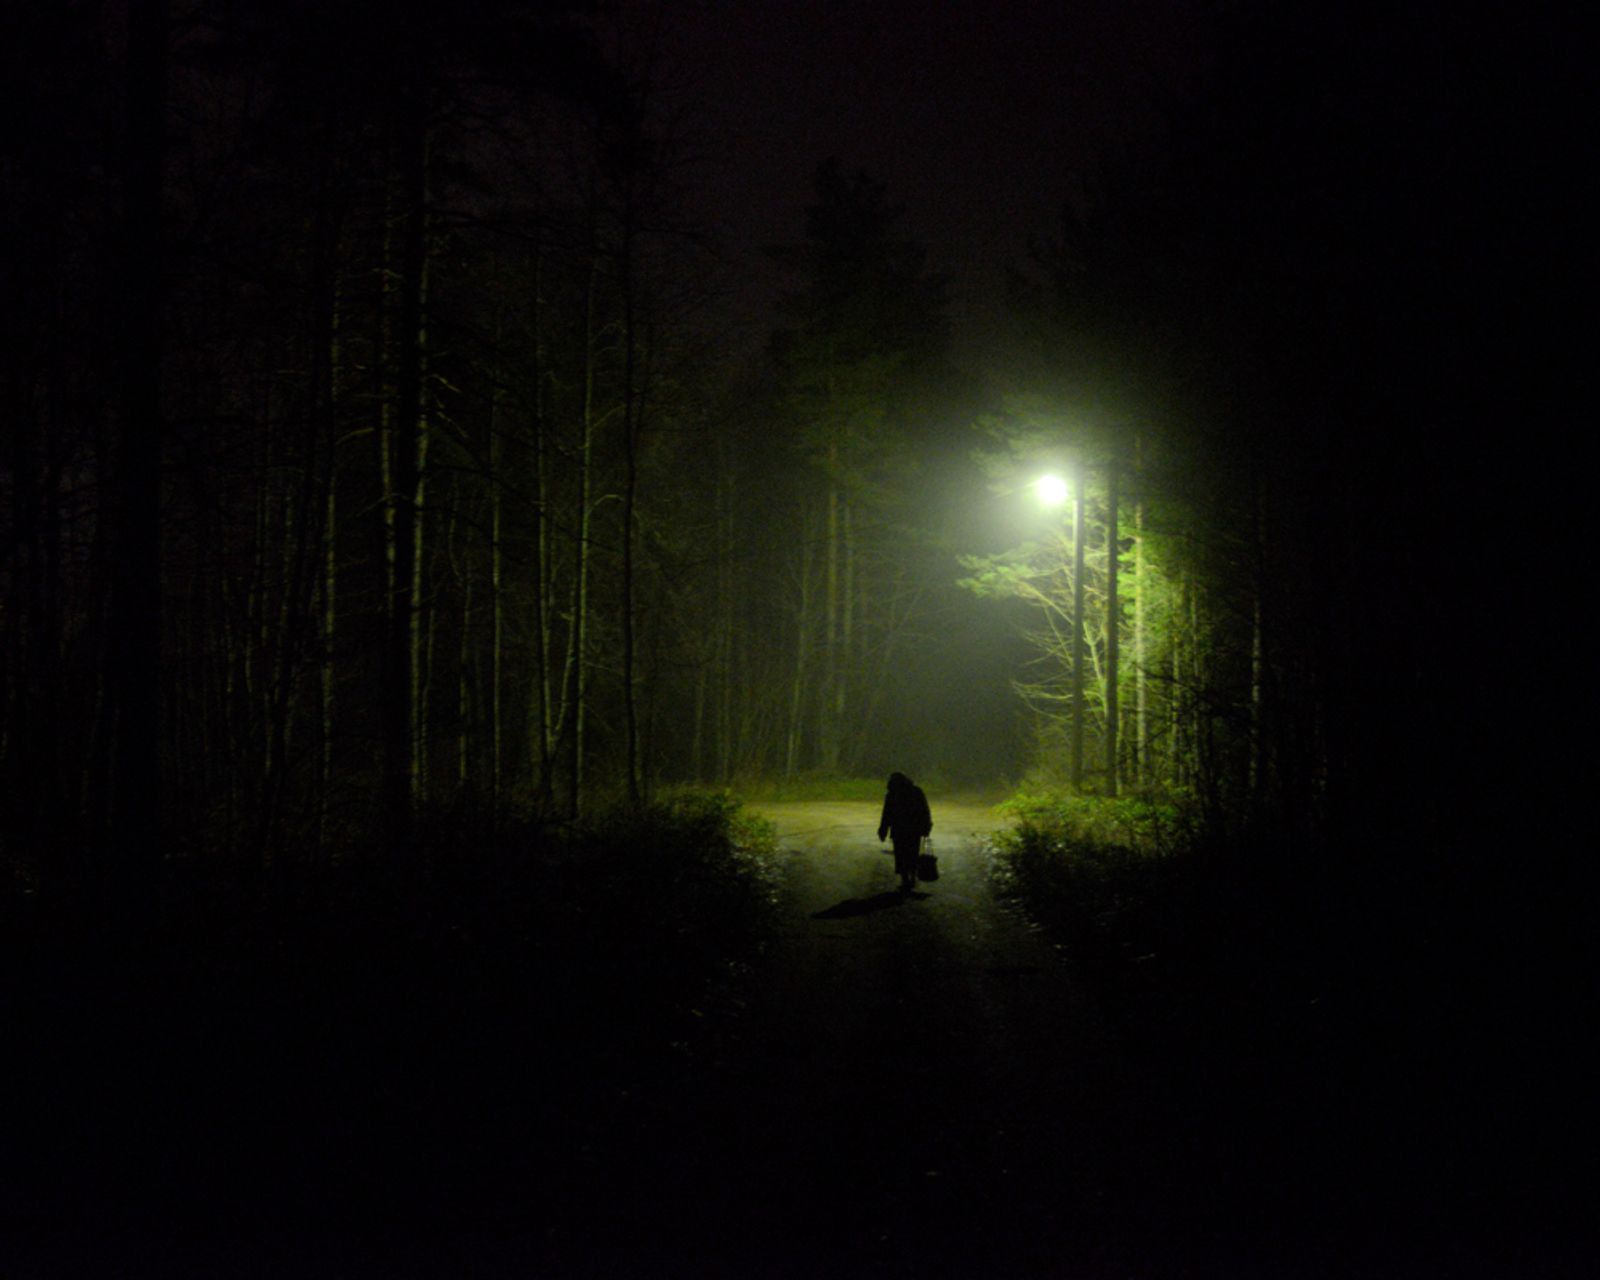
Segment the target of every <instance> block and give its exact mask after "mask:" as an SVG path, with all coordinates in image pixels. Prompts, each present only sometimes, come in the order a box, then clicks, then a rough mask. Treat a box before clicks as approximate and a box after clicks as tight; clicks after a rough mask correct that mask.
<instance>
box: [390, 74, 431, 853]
mask: <svg viewBox="0 0 1600 1280" xmlns="http://www.w3.org/2000/svg"><path fill="white" fill-rule="evenodd" d="M399 108H400V113H401V122H400V129H399V136H398V138H397V146H396V155H395V160H396V164H397V173H396V179H397V190H396V196H397V205H398V208H397V210H396V214H397V216H398V219H399V222H400V226H399V233H398V244H397V246H396V253H395V255H394V259H393V265H392V268H391V271H392V278H393V279H394V280H395V282H396V284H395V287H396V292H397V295H398V296H397V298H396V300H395V301H396V319H395V326H394V328H395V332H394V350H393V351H391V352H386V353H385V355H386V357H392V358H393V360H394V367H395V409H394V415H393V421H392V430H391V432H390V433H389V434H390V440H389V455H390V466H391V468H392V470H391V477H392V483H391V485H390V486H389V493H390V498H389V501H388V503H387V510H386V512H385V517H386V523H387V525H388V560H389V563H390V564H392V566H393V572H392V576H391V579H390V584H389V588H390V589H389V619H388V623H389V625H388V635H387V637H386V642H385V645H384V662H383V679H382V684H381V688H382V695H381V697H382V700H383V710H384V720H385V732H384V743H383V748H384V784H385V785H384V792H385V808H384V813H385V817H386V818H387V820H388V821H389V822H390V823H391V824H393V826H394V828H395V833H396V834H398V832H399V831H402V830H404V829H405V827H406V826H407V820H408V819H409V817H410V816H411V815H412V814H413V813H414V812H415V810H416V804H417V798H418V785H417V784H418V779H417V772H416V768H417V754H416V750H417V710H416V703H415V688H416V686H415V669H416V668H415V663H416V644H417V625H418V621H419V620H418V619H417V618H416V617H415V616H414V614H413V611H414V608H415V604H416V582H415V574H416V560H417V540H416V539H417V534H416V507H415V503H416V499H417V489H418V484H419V480H420V473H421V467H420V460H419V456H418V451H419V437H420V435H421V427H422V346H421V335H422V306H423V266H424V260H425V258H426V256H427V230H426V226H427V208H426V198H427V106H426V103H425V101H424V89H423V86H422V83H421V78H420V76H416V75H413V76H412V77H411V79H410V82H409V83H407V84H406V85H405V87H404V88H403V90H402V92H401V100H400V103H399Z"/></svg>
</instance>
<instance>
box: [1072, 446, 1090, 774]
mask: <svg viewBox="0 0 1600 1280" xmlns="http://www.w3.org/2000/svg"><path fill="white" fill-rule="evenodd" d="M1083 470H1084V469H1083V466H1082V465H1081V464H1080V465H1079V466H1078V468H1077V470H1076V472H1075V473H1074V475H1073V481H1072V502H1073V510H1072V789H1073V790H1074V791H1081V790H1083V716H1084V698H1083V676H1084V671H1083V667H1084V643H1083V639H1084V636H1083V630H1084V627H1085V625H1086V623H1087V620H1086V619H1085V618H1084V616H1083V597H1084V581H1083V560H1084V557H1083V542H1084V534H1085V532H1086V529H1085V524H1086V522H1085V519H1084V505H1085V501H1084V499H1085V494H1084V488H1085V485H1084V476H1083Z"/></svg>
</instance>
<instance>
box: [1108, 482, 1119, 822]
mask: <svg viewBox="0 0 1600 1280" xmlns="http://www.w3.org/2000/svg"><path fill="white" fill-rule="evenodd" d="M1117 479H1118V476H1117V460H1116V458H1115V457H1113V458H1112V459H1111V461H1110V463H1109V464H1108V465H1107V467H1106V641H1105V643H1106V794H1107V795H1109V796H1115V795H1116V794H1117V772H1118V770H1117V765H1118V760H1117V728H1118V724H1117V718H1118V716H1119V715H1120V714H1121V711H1120V708H1119V706H1118V693H1119V689H1118V687H1117V685H1118V671H1117V653H1118V648H1119V644H1120V640H1121V633H1122V622H1121V618H1120V616H1119V615H1120V606H1119V604H1118V601H1117V570H1118V567H1119V566H1118V560H1119V559H1120V557H1119V556H1118V542H1119V541H1120V539H1119V538H1118V532H1119V530H1118V519H1117Z"/></svg>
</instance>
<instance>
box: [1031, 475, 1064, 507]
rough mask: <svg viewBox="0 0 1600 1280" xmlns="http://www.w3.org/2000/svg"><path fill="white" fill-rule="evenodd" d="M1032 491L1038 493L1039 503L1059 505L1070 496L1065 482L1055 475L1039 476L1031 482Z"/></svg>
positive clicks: (1041, 504)
mask: <svg viewBox="0 0 1600 1280" xmlns="http://www.w3.org/2000/svg"><path fill="white" fill-rule="evenodd" d="M1033 491H1034V492H1035V493H1036V494H1038V495H1039V505H1040V506H1043V507H1059V506H1061V505H1062V504H1063V503H1064V502H1066V500H1067V498H1068V497H1069V496H1070V495H1069V493H1068V490H1067V482H1066V481H1065V480H1063V479H1062V478H1061V477H1060V476H1057V475H1047V476H1040V477H1039V478H1038V479H1037V480H1035V481H1034V482H1033Z"/></svg>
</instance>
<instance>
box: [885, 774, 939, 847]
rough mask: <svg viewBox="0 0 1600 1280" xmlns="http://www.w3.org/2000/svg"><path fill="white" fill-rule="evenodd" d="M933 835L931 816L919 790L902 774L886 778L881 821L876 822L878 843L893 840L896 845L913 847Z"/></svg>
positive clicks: (920, 789) (926, 799)
mask: <svg viewBox="0 0 1600 1280" xmlns="http://www.w3.org/2000/svg"><path fill="white" fill-rule="evenodd" d="M932 831H933V814H932V813H930V812H929V810H928V797H927V796H925V795H924V794H923V793H922V788H921V787H919V786H917V784H916V783H914V782H912V781H911V779H910V778H908V777H906V775H905V774H903V773H895V774H890V775H889V790H888V792H887V794H885V796H884V797H883V817H882V818H880V819H879V820H878V839H880V840H882V839H883V838H884V836H885V835H891V836H893V837H894V842H895V844H897V845H902V844H903V845H910V846H912V847H915V846H916V845H918V844H919V843H921V841H922V837H923V836H925V835H928V834H930V833H931V832H932Z"/></svg>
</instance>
